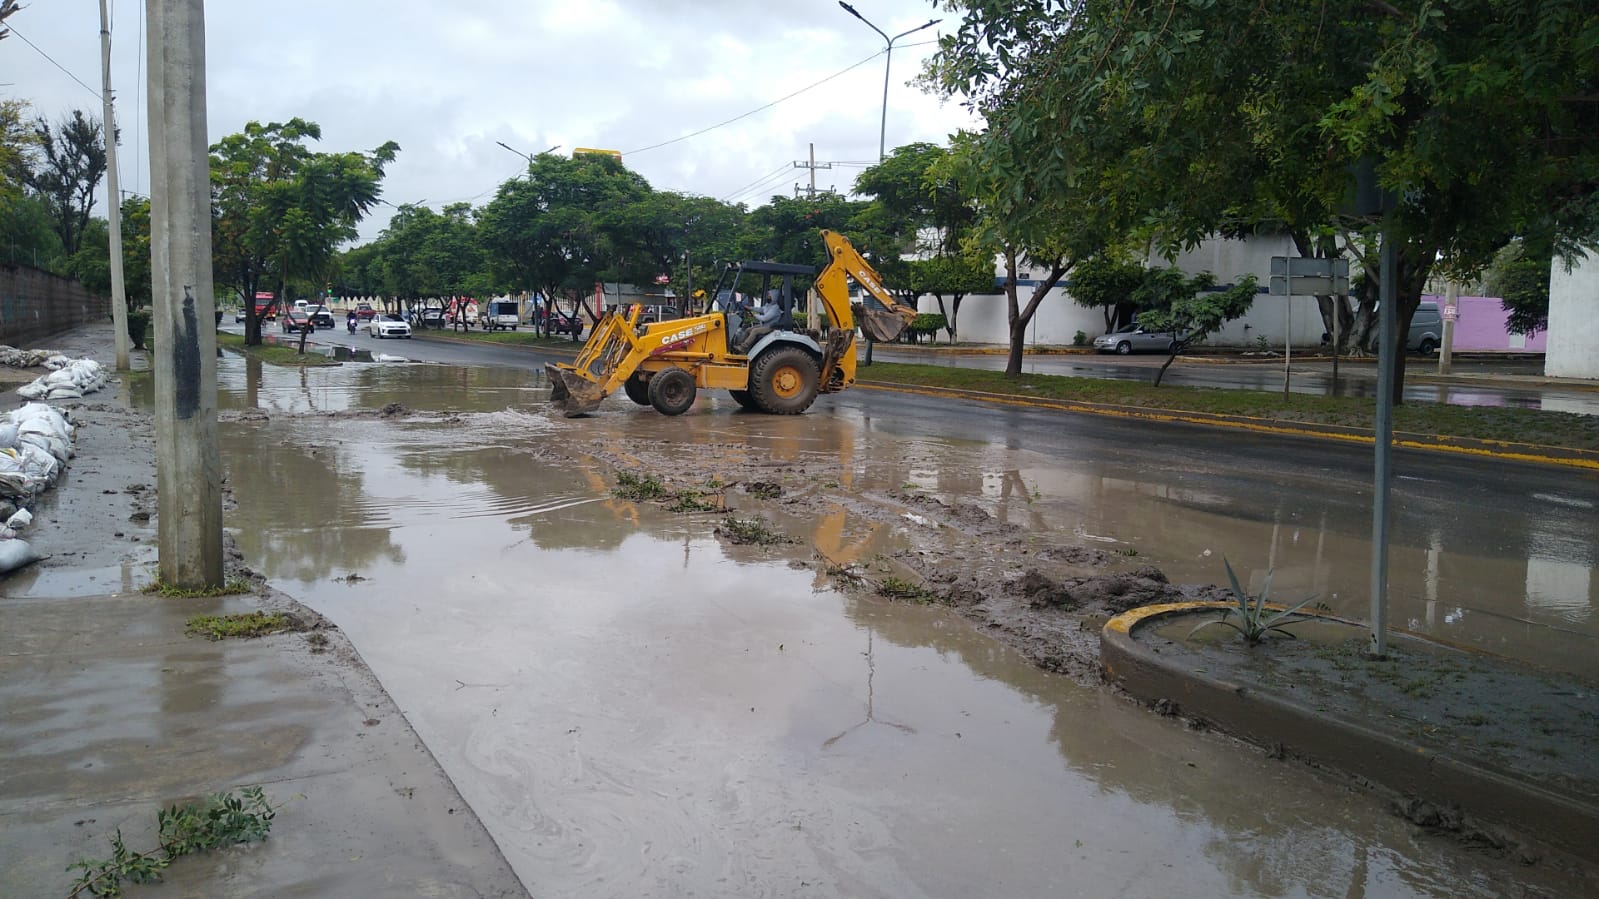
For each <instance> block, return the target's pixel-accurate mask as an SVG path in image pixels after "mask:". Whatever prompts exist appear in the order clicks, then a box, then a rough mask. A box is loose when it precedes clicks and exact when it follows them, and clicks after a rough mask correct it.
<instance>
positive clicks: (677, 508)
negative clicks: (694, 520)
mask: <svg viewBox="0 0 1599 899" xmlns="http://www.w3.org/2000/svg"><path fill="white" fill-rule="evenodd" d="M707 495H708V496H709V497H710V499H707V498H706V497H707ZM721 500H722V495H721V494H720V493H711V494H704V493H701V492H699V491H698V490H684V491H683V492H682V493H679V494H677V496H676V497H675V498H674V499H673V500H672V502H671V503H669V504H668V505H667V507H666V510H667V511H668V512H683V513H689V512H720V511H722V502H721Z"/></svg>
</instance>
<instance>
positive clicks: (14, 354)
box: [0, 344, 66, 368]
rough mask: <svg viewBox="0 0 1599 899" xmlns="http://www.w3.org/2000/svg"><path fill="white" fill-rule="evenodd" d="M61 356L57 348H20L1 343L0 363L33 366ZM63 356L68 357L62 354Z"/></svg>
mask: <svg viewBox="0 0 1599 899" xmlns="http://www.w3.org/2000/svg"><path fill="white" fill-rule="evenodd" d="M55 356H61V354H60V353H58V352H56V351H55V350H19V349H17V348H16V347H14V346H5V345H4V344H0V365H6V366H10V367H11V368H33V367H34V366H36V365H43V364H45V360H47V359H50V358H53V357H55ZM62 358H66V357H65V356H62Z"/></svg>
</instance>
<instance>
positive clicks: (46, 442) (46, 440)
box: [17, 433, 72, 462]
mask: <svg viewBox="0 0 1599 899" xmlns="http://www.w3.org/2000/svg"><path fill="white" fill-rule="evenodd" d="M17 443H18V444H20V445H22V446H24V447H29V446H32V447H37V448H38V449H40V450H41V451H43V452H46V453H49V454H50V455H51V456H53V457H55V460H56V461H57V462H65V461H67V460H68V459H70V458H72V444H71V443H69V442H67V441H65V440H62V439H61V438H60V437H57V436H56V435H54V434H37V433H35V434H23V435H22V436H21V437H18V438H17Z"/></svg>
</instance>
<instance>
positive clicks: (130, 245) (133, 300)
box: [122, 197, 153, 312]
mask: <svg viewBox="0 0 1599 899" xmlns="http://www.w3.org/2000/svg"><path fill="white" fill-rule="evenodd" d="M122 282H123V293H124V295H125V296H126V297H127V301H128V311H130V312H132V311H135V310H138V309H145V308H148V307H149V306H150V305H151V302H152V293H153V287H152V285H151V281H150V201H149V200H148V199H147V198H144V197H129V198H127V199H126V200H123V201H122Z"/></svg>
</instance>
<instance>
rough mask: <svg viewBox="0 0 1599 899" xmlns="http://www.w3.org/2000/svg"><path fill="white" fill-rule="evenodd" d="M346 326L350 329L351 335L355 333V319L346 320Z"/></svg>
mask: <svg viewBox="0 0 1599 899" xmlns="http://www.w3.org/2000/svg"><path fill="white" fill-rule="evenodd" d="M344 324H345V327H347V328H349V329H350V333H351V334H354V333H355V319H354V318H347V319H345V320H344Z"/></svg>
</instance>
